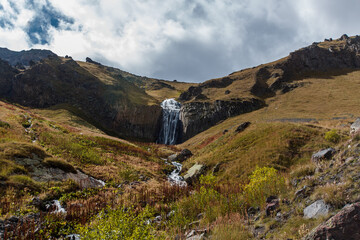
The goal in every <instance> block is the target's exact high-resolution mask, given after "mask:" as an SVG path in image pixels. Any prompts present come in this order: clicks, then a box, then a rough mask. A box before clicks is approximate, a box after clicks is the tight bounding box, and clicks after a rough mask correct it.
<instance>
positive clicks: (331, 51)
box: [270, 35, 360, 90]
mask: <svg viewBox="0 0 360 240" xmlns="http://www.w3.org/2000/svg"><path fill="white" fill-rule="evenodd" d="M339 40H341V41H343V42H344V43H343V44H341V43H338V45H337V47H330V48H324V47H321V46H319V45H318V43H314V44H312V45H310V46H308V47H305V48H302V49H300V50H297V51H295V52H292V53H290V55H289V57H288V58H287V60H286V61H284V62H281V63H279V64H277V65H275V66H274V68H277V69H281V70H282V71H283V74H282V76H280V77H279V78H278V79H277V80H276V81H275V82H274V83H273V84H272V85H271V86H270V89H272V90H279V89H282V88H283V87H284V86H286V85H287V83H288V82H289V81H292V80H296V79H297V78H298V76H301V75H302V74H304V73H305V74H306V73H312V72H326V71H333V70H336V69H356V68H359V67H360V37H359V36H356V37H353V38H348V37H346V35H343V36H342V37H341V38H340V39H339Z"/></svg>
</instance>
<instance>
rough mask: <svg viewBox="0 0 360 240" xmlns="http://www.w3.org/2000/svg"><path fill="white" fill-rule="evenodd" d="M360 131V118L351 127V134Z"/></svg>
mask: <svg viewBox="0 0 360 240" xmlns="http://www.w3.org/2000/svg"><path fill="white" fill-rule="evenodd" d="M359 130H360V118H357V119H356V121H355V122H354V123H353V124H351V126H350V134H356V133H358V132H359Z"/></svg>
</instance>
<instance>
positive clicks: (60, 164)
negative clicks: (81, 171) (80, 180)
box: [43, 158, 76, 173]
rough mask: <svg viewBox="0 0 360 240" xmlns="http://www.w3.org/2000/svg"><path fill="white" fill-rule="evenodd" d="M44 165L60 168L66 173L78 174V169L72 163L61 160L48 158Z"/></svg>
mask: <svg viewBox="0 0 360 240" xmlns="http://www.w3.org/2000/svg"><path fill="white" fill-rule="evenodd" d="M43 163H44V164H45V165H46V166H48V167H53V168H60V169H61V170H63V171H65V172H71V173H76V169H75V168H74V166H73V165H71V164H70V163H67V162H65V161H64V160H60V159H53V158H46V159H45V160H44V161H43Z"/></svg>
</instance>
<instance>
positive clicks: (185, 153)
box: [168, 148, 193, 162]
mask: <svg viewBox="0 0 360 240" xmlns="http://www.w3.org/2000/svg"><path fill="white" fill-rule="evenodd" d="M192 155H193V154H192V152H191V151H190V150H189V149H186V148H185V149H183V150H181V152H180V153H175V154H172V155H170V156H168V161H169V162H183V161H185V160H186V159H188V158H189V157H191V156H192Z"/></svg>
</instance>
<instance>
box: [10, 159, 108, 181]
mask: <svg viewBox="0 0 360 240" xmlns="http://www.w3.org/2000/svg"><path fill="white" fill-rule="evenodd" d="M31 155H32V156H31V157H25V158H23V157H22V158H19V157H17V158H15V160H14V161H15V162H16V163H17V164H19V165H21V166H24V167H25V169H26V170H27V171H28V172H29V175H30V176H31V178H33V179H34V180H36V181H40V182H49V181H64V180H67V179H72V180H74V181H75V182H77V183H78V184H79V186H80V188H97V187H103V186H104V185H105V183H104V182H102V181H100V180H97V179H95V178H93V177H91V176H88V175H86V174H85V173H83V172H81V171H79V170H76V171H74V172H73V171H66V170H64V169H61V168H57V167H50V166H48V164H46V163H45V162H44V159H43V156H41V155H40V156H38V155H37V154H34V153H33V154H31Z"/></svg>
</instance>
